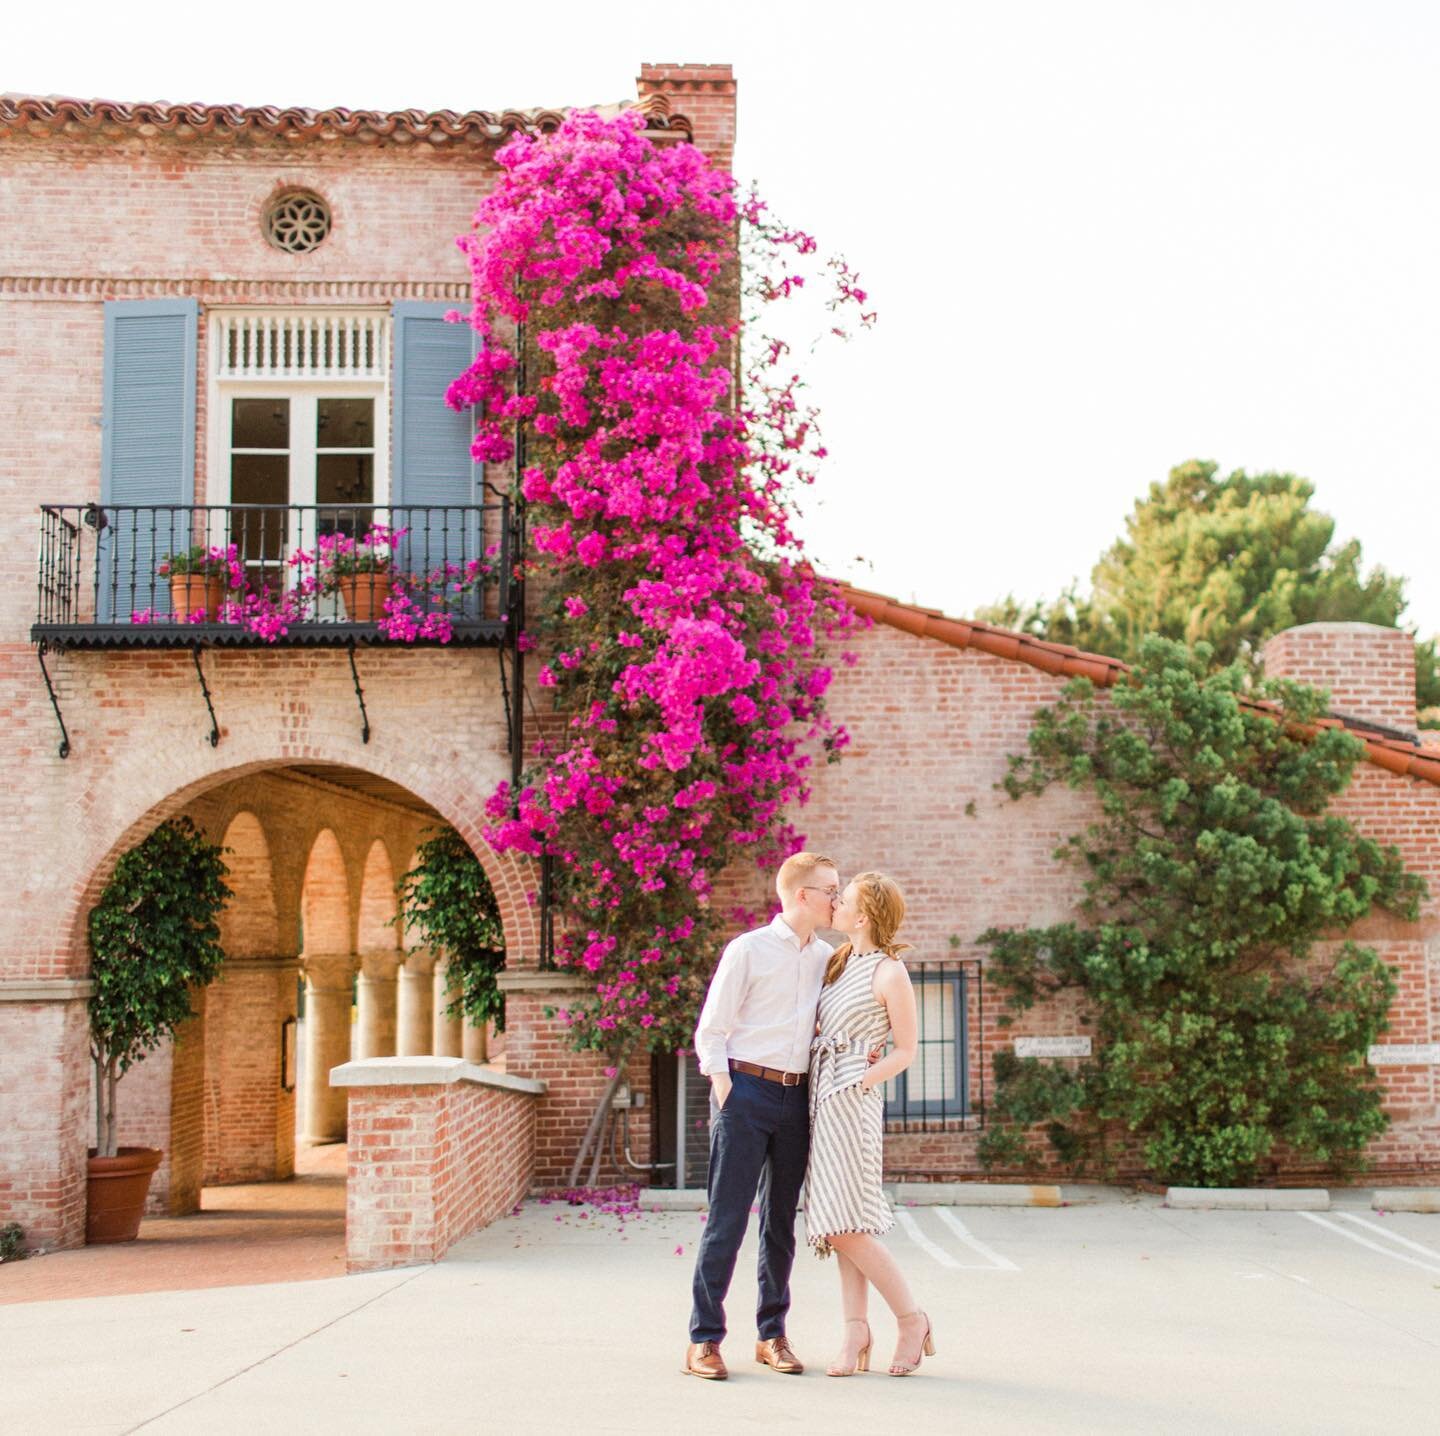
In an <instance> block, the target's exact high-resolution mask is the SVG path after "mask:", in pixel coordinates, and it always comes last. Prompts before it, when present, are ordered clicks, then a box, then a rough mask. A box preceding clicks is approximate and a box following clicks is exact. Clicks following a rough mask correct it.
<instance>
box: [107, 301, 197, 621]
mask: <svg viewBox="0 0 1440 1436" xmlns="http://www.w3.org/2000/svg"><path fill="white" fill-rule="evenodd" d="M199 316H200V306H199V303H198V302H197V301H196V300H194V299H144V300H107V301H106V303H105V397H104V410H103V415H104V417H103V427H102V429H101V437H100V503H101V506H102V507H104V508H105V509H106V519H107V522H106V526H105V528H104V529H102V530H101V531H100V535H99V542H98V543H97V546H96V561H97V564H98V574H97V577H98V586H97V592H96V607H97V613H98V617H99V619H100V621H101V622H102V623H125V622H128V620H129V618H130V614H131V612H132V610H134V609H137V608H152V607H153V608H155V609H157V610H160V611H162V612H169V608H170V588H169V584H168V583H167V582H165V581H164V580H162V579H159V578H157V577H156V574H155V565H156V564H157V563H158V562H159V561H160V559H161V558H162V557H164V555H165V554H167V553H169V552H171V551H172V550H174V549H178V548H188V547H189V546H190V544H191V543H192V541H193V538H192V532H191V521H190V513H189V512H188V510H185V509H170V508H159V509H149V510H145V509H142V510H140V511H139V512H138V513H136V512H131V511H123V510H122V511H120V512H115V511H113V510H111V509H110V507H109V506H110V505H112V504H155V505H188V504H193V503H194V502H195V350H196V333H197V330H198V326H199Z"/></svg>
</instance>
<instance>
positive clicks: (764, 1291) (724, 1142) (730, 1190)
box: [690, 1072, 810, 1341]
mask: <svg viewBox="0 0 1440 1436" xmlns="http://www.w3.org/2000/svg"><path fill="white" fill-rule="evenodd" d="M730 1076H731V1080H732V1082H733V1085H732V1087H731V1089H730V1095H729V1097H727V1098H726V1099H725V1105H724V1107H722V1108H721V1109H720V1110H719V1112H717V1113H715V1115H714V1116H713V1117H712V1119H711V1123H710V1182H709V1196H710V1215H709V1218H708V1219H707V1221H706V1223H705V1234H704V1236H703V1237H701V1239H700V1250H699V1252H698V1253H697V1255H696V1257H695V1285H694V1302H695V1304H694V1309H693V1310H692V1311H691V1313H690V1340H691V1341H720V1340H722V1339H723V1338H724V1336H725V1294H726V1292H728V1291H729V1290H730V1278H731V1277H732V1276H733V1275H734V1274H735V1258H736V1257H737V1256H738V1255H739V1254H740V1243H741V1242H743V1241H744V1240H745V1229H746V1227H748V1226H749V1224H750V1204H751V1203H752V1202H753V1201H754V1200H755V1193H756V1189H757V1187H758V1189H759V1193H760V1265H759V1274H758V1280H759V1287H760V1294H759V1302H758V1303H757V1305H756V1308H755V1328H756V1331H757V1332H758V1334H759V1336H760V1339H761V1340H762V1341H769V1340H772V1339H773V1338H775V1337H777V1336H784V1335H785V1316H786V1314H787V1313H788V1312H789V1310H790V1269H791V1267H792V1266H794V1264H795V1208H796V1206H797V1205H798V1204H799V1201H800V1189H801V1188H802V1187H803V1186H804V1184H805V1164H806V1162H807V1161H808V1160H809V1157H810V1099H809V1093H808V1088H807V1086H806V1085H805V1084H804V1083H801V1084H800V1086H798V1087H784V1086H781V1084H780V1083H779V1082H768V1081H766V1079H765V1078H763V1077H752V1076H751V1075H750V1074H749V1073H748V1072H732V1073H731V1074H730ZM712 1107H713V1101H712Z"/></svg>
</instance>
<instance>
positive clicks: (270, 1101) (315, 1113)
mask: <svg viewBox="0 0 1440 1436" xmlns="http://www.w3.org/2000/svg"><path fill="white" fill-rule="evenodd" d="M437 800H438V801H437ZM472 801H473V806H472ZM442 804H443V806H441V805H442ZM179 813H184V814H186V815H187V816H189V817H191V818H192V819H193V820H194V821H195V822H196V824H197V826H199V827H200V829H201V830H202V831H203V832H204V833H205V834H206V836H207V837H208V838H209V839H210V840H211V841H214V842H217V843H220V844H221V845H222V846H223V847H225V848H226V849H228V851H227V852H226V853H225V862H226V865H227V868H228V869H229V874H228V877H227V879H226V881H227V883H228V885H229V886H230V888H231V889H232V892H233V894H234V896H233V897H232V899H231V901H230V903H229V904H228V905H227V907H226V908H225V910H224V912H223V913H222V915H221V918H220V926H221V943H222V946H223V947H224V948H225V950H226V962H225V966H224V968H223V969H222V973H221V975H220V977H219V978H218V979H217V980H216V982H215V983H213V984H212V985H211V986H210V987H209V988H208V989H206V990H205V991H203V992H202V993H199V994H197V996H196V1002H195V1006H196V1017H195V1018H194V1020H193V1021H192V1022H191V1023H190V1024H187V1028H186V1029H185V1030H184V1031H182V1033H181V1034H179V1038H178V1040H177V1041H176V1042H175V1043H173V1044H169V1045H168V1046H167V1049H166V1050H163V1051H162V1052H159V1053H156V1054H153V1055H152V1056H151V1057H150V1058H147V1059H146V1061H145V1062H143V1063H141V1064H139V1065H138V1066H137V1067H136V1068H135V1069H132V1071H131V1072H130V1073H129V1074H127V1076H126V1077H125V1078H124V1079H123V1080H122V1083H121V1092H120V1101H119V1120H120V1129H121V1141H122V1142H125V1143H128V1144H144V1145H151V1146H159V1147H162V1148H163V1149H164V1150H165V1151H166V1153H167V1170H166V1177H167V1180H166V1182H165V1183H164V1184H163V1186H162V1188H161V1190H160V1191H159V1192H158V1193H156V1194H154V1196H153V1197H152V1201H151V1203H150V1206H149V1208H148V1215H147V1221H146V1222H145V1224H144V1225H142V1228H141V1241H142V1243H143V1242H144V1241H145V1240H146V1239H147V1237H149V1238H152V1239H160V1240H164V1241H165V1242H166V1243H167V1245H169V1244H173V1243H174V1242H175V1241H177V1240H183V1241H185V1242H186V1243H189V1242H190V1241H194V1243H195V1246H196V1250H197V1261H200V1260H202V1259H203V1260H211V1259H212V1258H211V1257H209V1256H203V1253H204V1252H206V1251H207V1250H211V1251H213V1243H214V1242H215V1241H236V1242H245V1243H251V1244H253V1243H257V1242H258V1243H262V1244H263V1243H265V1242H266V1241H267V1240H269V1239H271V1238H272V1236H273V1238H274V1240H275V1242H276V1246H277V1249H279V1248H281V1247H283V1248H284V1252H285V1256H284V1260H285V1261H286V1263H287V1264H288V1265H287V1270H290V1271H293V1272H294V1274H296V1275H299V1274H303V1273H304V1272H305V1270H306V1269H307V1266H312V1269H313V1271H314V1274H317V1275H319V1274H329V1273H331V1272H333V1271H334V1270H337V1269H339V1270H343V1247H344V1183H345V1148H344V1145H343V1144H344V1139H345V1117H346V1095H347V1094H346V1092H345V1091H344V1090H343V1089H335V1088H331V1087H330V1085H329V1073H330V1071H331V1069H332V1068H333V1067H335V1066H338V1065H340V1064H342V1063H344V1062H346V1061H348V1060H350V1059H351V1058H352V1057H385V1056H393V1055H403V1054H404V1053H405V1052H406V1046H405V1045H402V1044H403V1040H404V1033H403V1025H404V1021H405V1019H406V1015H407V1013H406V1005H405V1003H404V1001H403V992H402V990H401V989H402V977H403V970H404V968H405V967H411V974H410V986H411V988H412V991H411V994H410V1004H409V1005H410V1007H411V1008H412V1009H413V1010H414V1013H415V1017H414V1019H413V1020H412V1022H411V1029H412V1030H411V1035H410V1038H409V1051H410V1052H411V1053H412V1054H413V1055H430V1054H432V1053H435V1054H439V1053H441V1052H442V1046H437V1045H436V1043H437V1039H438V1040H439V1041H440V1042H441V1043H442V1044H444V1043H450V1044H451V1045H453V1046H454V1047H455V1050H456V1052H457V1054H458V1051H459V1047H460V1044H461V1041H462V1037H461V1034H460V1033H459V1031H458V1023H457V1024H456V1028H457V1030H456V1034H455V1036H454V1038H453V1039H451V1038H449V1037H447V1036H445V1034H444V1032H443V1030H442V1029H441V1024H439V1023H437V1021H436V1013H437V1011H439V1010H440V1009H441V1007H442V1006H443V1003H442V1001H441V997H442V994H440V993H438V992H437V991H436V986H435V976H434V972H433V963H431V964H429V965H427V964H426V962H425V961H424V959H425V958H427V957H429V956H431V955H430V954H428V953H421V954H418V956H419V957H420V959H421V960H420V961H417V962H415V963H414V964H413V966H412V965H411V963H410V962H408V961H407V959H408V958H411V957H413V956H416V955H417V954H413V953H407V951H406V949H405V947H404V945H403V935H402V931H401V925H400V923H399V921H398V920H397V918H398V908H399V899H398V894H397V887H396V885H397V881H398V878H399V875H400V874H401V873H403V872H404V871H405V868H404V867H403V866H402V865H401V864H402V862H403V861H404V860H405V859H406V858H407V857H411V856H412V855H413V854H414V853H415V852H416V851H417V848H418V846H419V843H420V840H421V836H422V834H425V833H427V832H432V831H435V830H436V829H437V828H444V827H445V826H446V825H449V826H450V827H452V828H454V830H455V831H456V832H457V833H459V834H461V836H462V837H463V838H464V840H465V841H466V842H467V844H468V845H469V846H470V847H471V849H472V850H473V851H475V852H476V854H477V857H478V858H479V860H480V862H481V864H482V866H483V867H484V869H485V871H486V873H487V875H488V876H489V877H490V879H491V881H492V885H493V886H494V887H495V888H496V891H497V894H499V895H501V901H502V903H503V905H504V917H503V919H502V921H504V923H505V929H506V939H507V949H510V950H512V951H514V950H515V949H516V948H518V949H520V950H521V951H524V950H525V949H526V947H527V945H528V947H529V949H530V950H532V951H533V941H534V938H533V928H534V922H533V917H532V916H531V914H530V910H529V905H528V903H527V902H526V900H525V895H526V892H527V890H528V889H529V888H530V887H533V882H531V881H530V880H529V877H528V874H527V873H526V872H525V871H524V870H523V866H522V865H521V864H519V863H516V862H512V861H510V860H508V859H499V858H497V857H496V855H495V854H493V853H492V852H490V850H489V849H488V848H487V847H485V845H484V843H483V841H482V840H480V838H479V831H480V827H481V825H482V823H483V821H484V815H483V811H482V808H481V800H480V799H478V798H476V799H473V800H472V799H471V798H470V795H469V793H466V792H464V791H462V788H461V785H460V784H459V783H454V784H453V785H447V787H446V788H445V789H442V790H440V791H437V792H435V793H433V794H432V795H429V796H426V795H422V794H419V793H417V792H415V791H414V789H413V788H411V787H405V786H402V785H401V784H399V783H398V782H396V781H395V780H394V779H392V778H390V777H388V776H386V775H384V774H381V773H377V772H370V771H365V770H362V769H359V768H356V767H353V766H349V765H344V764H339V763H334V764H320V763H313V762H312V763H307V764H303V765H300V764H282V763H272V764H247V765H245V767H244V768H241V769H236V770H231V771H230V772H228V773H222V774H219V775H215V776H214V777H213V778H212V779H210V780H209V781H199V782H196V783H193V784H191V785H189V786H188V787H186V788H182V789H179V790H177V791H176V792H174V793H172V794H169V795H167V796H166V797H165V798H164V799H162V800H161V801H159V802H156V803H154V804H152V806H151V807H150V808H149V810H148V811H147V812H146V813H145V814H144V816H143V817H138V818H136V819H135V820H133V821H132V822H130V823H129V824H128V825H127V826H126V828H125V831H124V833H123V834H121V835H120V836H119V837H118V838H117V839H116V840H114V841H113V842H112V844H111V846H110V847H109V849H108V850H107V851H106V852H105V854H104V855H103V856H102V857H98V858H97V859H96V860H95V861H94V863H93V866H92V867H91V868H90V871H89V873H88V874H87V877H86V879H85V881H84V883H83V884H77V887H76V888H75V889H74V896H73V903H74V907H73V919H74V926H73V929H72V930H74V931H76V932H77V934H83V931H84V926H83V916H84V914H85V913H87V912H88V909H89V906H90V905H93V902H94V900H95V896H96V895H98V893H99V891H100V890H101V888H102V887H103V884H104V882H105V880H106V879H107V877H108V875H109V872H110V871H112V870H113V867H114V862H115V861H116V860H117V859H118V857H119V856H120V854H121V853H123V852H124V851H126V850H127V849H128V848H129V847H131V846H133V845H134V844H135V843H136V842H138V841H140V839H141V838H143V837H144V836H145V834H146V833H148V832H149V831H151V830H153V828H154V827H155V826H156V825H158V823H160V822H161V821H163V820H164V819H165V818H167V817H170V816H173V815H176V814H179ZM512 943H513V947H512ZM87 961H88V958H87ZM77 966H78V964H77ZM442 978H443V970H442ZM297 999H298V1001H297ZM422 1018H423V1020H422ZM76 1058H77V1060H83V1059H82V1054H81V1053H80V1052H79V1051H78V1050H77V1052H76ZM127 1088H128V1089H129V1090H128V1091H127V1090H126V1089H127ZM127 1098H128V1099H129V1100H128V1101H127ZM77 1135H78V1133H77ZM87 1135H88V1134H87ZM297 1175H298V1176H299V1177H300V1178H301V1180H300V1182H299V1183H295V1182H294V1181H293V1179H294V1178H295V1177H296V1176H297ZM322 1189H323V1190H322ZM192 1213H193V1214H196V1215H194V1216H193V1217H192V1216H189V1215H187V1214H192ZM300 1229H303V1235H304V1237H305V1239H306V1240H309V1238H310V1237H311V1236H313V1237H314V1238H315V1240H316V1241H317V1242H321V1243H322V1244H323V1242H325V1241H328V1242H329V1244H330V1247H331V1255H330V1256H329V1257H328V1258H326V1259H325V1260H324V1261H319V1260H318V1259H317V1264H313V1265H312V1263H311V1259H310V1258H307V1257H306V1255H305V1253H304V1252H303V1251H300V1250H298V1249H297V1248H296V1247H295V1242H296V1241H297V1240H299V1239H300V1238H299V1237H298V1236H297V1230H300ZM282 1238H283V1240H282ZM171 1250H172V1252H173V1251H174V1250H175V1248H174V1247H173V1245H171ZM257 1260H260V1261H262V1262H263V1258H260V1257H257ZM327 1262H328V1264H327ZM247 1279H257V1280H263V1279H265V1278H264V1275H263V1273H260V1272H259V1269H258V1268H257V1269H256V1270H255V1272H254V1273H252V1276H251V1277H250V1278H247ZM276 1279H280V1274H279V1273H277V1275H276ZM197 1284H205V1283H204V1282H197Z"/></svg>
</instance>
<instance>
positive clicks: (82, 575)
mask: <svg viewBox="0 0 1440 1436" xmlns="http://www.w3.org/2000/svg"><path fill="white" fill-rule="evenodd" d="M516 545H517V526H516V515H515V513H514V512H513V510H512V506H511V504H510V502H509V501H508V499H507V500H502V501H501V502H499V503H493V504H448V505H444V504H390V505H370V504H360V505H344V504H284V505H271V504H105V505H103V506H102V505H100V504H44V505H42V506H41V532H40V554H39V602H38V608H37V613H36V620H35V624H34V626H33V627H32V629H31V638H32V640H35V641H38V642H40V643H42V644H44V645H45V646H47V647H49V648H54V649H64V648H192V647H211V646H222V645H223V646H236V647H259V646H266V645H269V644H274V643H278V644H305V645H321V646H332V647H340V646H353V645H355V644H376V643H386V642H392V641H404V642H409V643H441V642H446V643H457V644H465V645H477V644H479V645H499V644H502V643H503V642H504V640H505V638H506V635H507V631H508V630H509V628H511V627H513V617H514V615H513V614H512V613H511V610H512V606H513V601H514V598H515V592H514V590H515V582H514V579H513V577H512V570H513V565H514V560H515V555H516ZM507 620H512V621H510V622H507Z"/></svg>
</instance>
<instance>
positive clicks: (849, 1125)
mask: <svg viewBox="0 0 1440 1436" xmlns="http://www.w3.org/2000/svg"><path fill="white" fill-rule="evenodd" d="M904 916H905V900H904V898H902V897H901V896H900V889H899V888H898V887H896V886H895V884H894V883H893V882H892V881H891V880H890V879H889V878H887V877H886V876H885V875H884V873H861V874H860V875H859V877H857V878H855V880H854V881H853V882H851V883H850V884H849V885H848V886H847V887H846V889H845V891H844V892H843V893H842V894H841V895H840V900H839V902H837V903H836V905H835V916H834V918H833V919H832V921H831V926H832V927H833V928H835V929H836V930H837V931H838V932H843V933H844V934H845V936H846V937H848V938H849V939H850V940H849V941H848V942H847V943H845V944H844V945H843V946H842V947H839V948H837V949H836V951H835V953H834V955H833V956H832V957H831V958H830V961H829V964H828V966H827V967H826V969H825V983H824V986H823V987H822V988H821V989H820V1012H819V1020H818V1022H817V1023H816V1029H815V1030H816V1033H817V1034H818V1035H817V1036H816V1038H815V1041H814V1042H813V1043H812V1045H811V1048H810V1168H809V1171H808V1172H807V1173H806V1177H805V1235H806V1240H807V1241H809V1243H810V1245H811V1246H812V1247H814V1248H815V1254H816V1255H817V1256H821V1257H825V1256H828V1255H829V1254H830V1253H831V1252H832V1251H833V1252H834V1253H835V1255H836V1257H837V1258H838V1260H839V1264H840V1302H841V1306H842V1308H843V1310H844V1313H845V1343H844V1346H843V1348H842V1349H841V1352H840V1355H839V1356H838V1357H836V1359H835V1360H834V1361H833V1362H832V1363H831V1365H830V1367H829V1368H828V1373H827V1374H828V1375H830V1376H852V1375H853V1374H854V1373H855V1372H856V1371H857V1370H858V1371H868V1370H869V1369H870V1323H869V1322H868V1320H867V1319H866V1315H865V1311H866V1298H867V1295H868V1291H869V1287H870V1286H872V1285H873V1286H874V1287H875V1289H876V1290H877V1291H878V1292H879V1293H880V1295H881V1296H882V1297H884V1299H885V1302H886V1304H887V1305H888V1306H889V1307H890V1310H891V1311H892V1312H894V1313H895V1319H896V1322H897V1324H898V1326H899V1340H898V1342H897V1344H896V1347H895V1356H894V1359H893V1360H892V1361H891V1363H890V1375H891V1376H909V1375H910V1373H911V1372H912V1371H914V1370H915V1369H916V1367H918V1366H919V1365H920V1356H921V1353H922V1352H923V1353H924V1354H925V1355H926V1356H933V1355H934V1354H935V1343H934V1341H933V1340H932V1339H931V1332H930V1318H929V1317H927V1316H926V1315H925V1313H924V1312H923V1311H919V1310H917V1309H916V1306H915V1299H914V1297H913V1296H911V1294H910V1288H909V1286H908V1284H907V1283H906V1281H905V1278H904V1276H903V1275H901V1272H900V1268H899V1267H898V1266H897V1265H896V1263H895V1258H894V1257H892V1256H891V1255H890V1253H889V1251H888V1250H887V1249H886V1248H885V1246H884V1244H883V1243H882V1242H880V1241H879V1240H878V1238H879V1236H880V1235H881V1233H883V1232H886V1231H889V1229H890V1228H891V1227H892V1226H893V1225H894V1217H893V1216H892V1215H891V1212H890V1207H889V1204H888V1203H887V1202H886V1200H885V1197H884V1194H883V1193H882V1192H881V1190H880V1174H881V1168H882V1155H883V1151H882V1149H883V1146H884V1128H885V1083H886V1082H888V1081H889V1080H890V1079H891V1078H892V1077H894V1076H896V1075H897V1074H898V1073H900V1072H903V1071H904V1070H905V1069H906V1068H907V1067H908V1066H909V1065H910V1064H911V1063H912V1062H913V1061H914V1060H915V1042H916V1020H915V991H914V989H913V988H912V987H911V985H910V974H909V973H908V972H907V971H906V970H905V964H904V963H903V962H901V961H900V954H901V953H902V952H904V951H906V950H907V949H908V947H909V944H908V943H903V942H896V941H895V934H896V933H897V932H898V931H899V928H900V923H901V921H902V920H903V918H904ZM887 1037H893V1039H894V1048H893V1050H892V1051H891V1052H890V1054H889V1055H888V1056H886V1057H883V1058H881V1059H880V1061H878V1062H876V1063H875V1064H874V1065H873V1066H871V1065H867V1064H868V1060H869V1059H868V1053H869V1051H870V1049H871V1048H874V1047H878V1046H881V1045H883V1044H884V1042H885V1039H886V1038H887Z"/></svg>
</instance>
